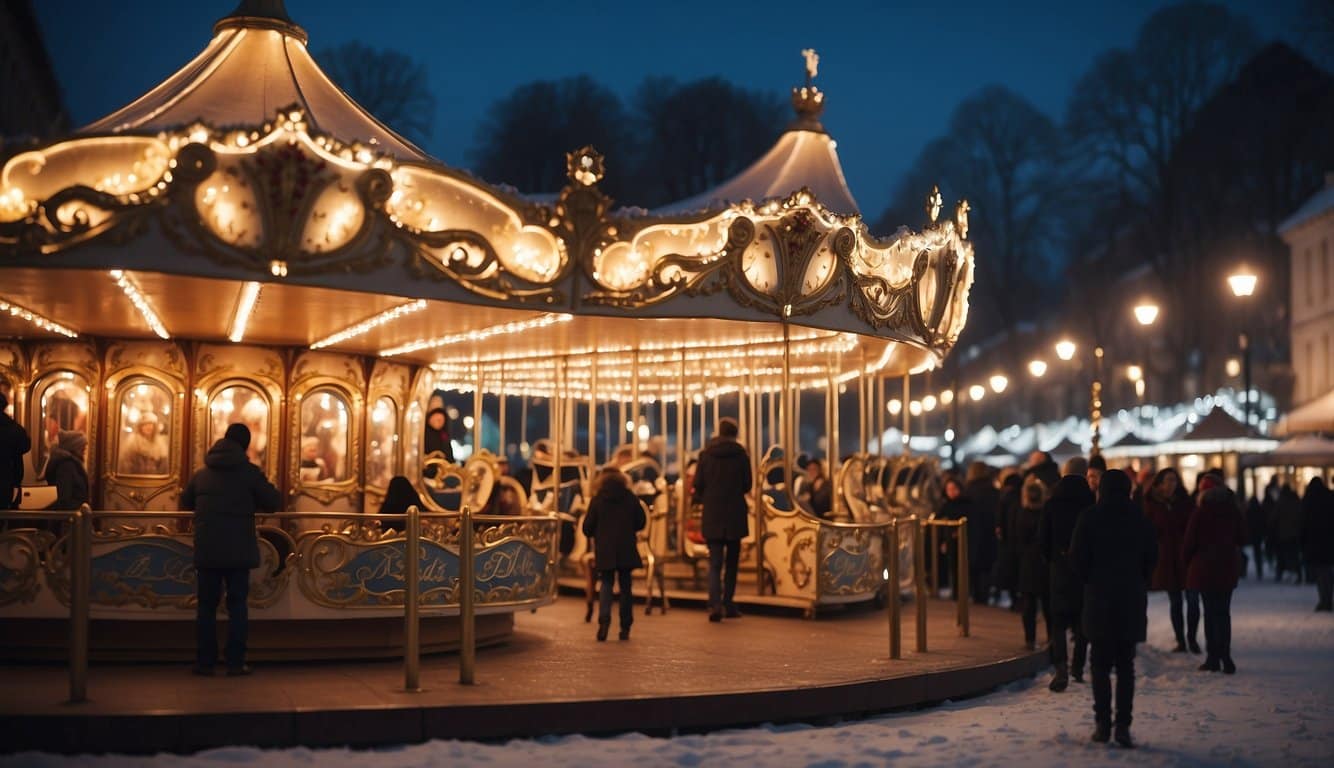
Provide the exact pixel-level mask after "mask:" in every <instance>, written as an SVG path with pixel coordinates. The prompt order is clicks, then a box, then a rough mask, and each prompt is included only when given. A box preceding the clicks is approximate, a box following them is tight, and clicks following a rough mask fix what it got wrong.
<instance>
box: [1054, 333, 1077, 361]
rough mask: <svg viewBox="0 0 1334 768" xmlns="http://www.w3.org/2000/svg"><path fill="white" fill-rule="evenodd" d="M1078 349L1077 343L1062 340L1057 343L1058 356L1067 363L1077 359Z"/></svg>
mask: <svg viewBox="0 0 1334 768" xmlns="http://www.w3.org/2000/svg"><path fill="white" fill-rule="evenodd" d="M1077 349H1078V347H1076V346H1075V343H1074V342H1073V341H1071V340H1069V339H1061V340H1060V341H1058V342H1056V356H1057V357H1059V358H1061V359H1062V360H1064V361H1065V362H1067V363H1068V362H1070V361H1071V360H1073V359H1075V350H1077Z"/></svg>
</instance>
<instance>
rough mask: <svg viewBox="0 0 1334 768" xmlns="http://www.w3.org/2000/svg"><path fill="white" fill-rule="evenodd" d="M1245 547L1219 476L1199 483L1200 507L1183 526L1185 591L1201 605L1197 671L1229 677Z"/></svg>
mask: <svg viewBox="0 0 1334 768" xmlns="http://www.w3.org/2000/svg"><path fill="white" fill-rule="evenodd" d="M1244 546H1246V521H1245V520H1243V519H1242V516H1241V507H1240V506H1239V505H1238V504H1237V496H1236V494H1234V493H1233V492H1232V489H1230V488H1228V487H1227V486H1226V485H1224V484H1223V482H1222V480H1221V479H1220V478H1219V477H1218V476H1217V475H1205V476H1204V477H1203V478H1202V479H1201V480H1200V502H1199V505H1198V507H1197V508H1196V510H1195V514H1193V515H1191V517H1190V524H1189V525H1188V526H1186V538H1185V543H1184V544H1183V548H1182V553H1183V554H1184V556H1185V558H1186V587H1187V588H1188V589H1194V590H1198V591H1199V592H1200V597H1201V599H1202V600H1203V601H1204V646H1205V650H1206V651H1207V652H1208V656H1207V657H1206V658H1205V661H1204V663H1203V664H1201V665H1200V670H1201V671H1207V672H1217V671H1218V670H1219V668H1220V667H1221V668H1222V670H1223V672H1225V673H1227V674H1229V675H1230V674H1233V673H1235V672H1236V671H1237V665H1236V664H1234V663H1233V661H1232V591H1233V590H1234V589H1236V588H1237V579H1238V578H1240V576H1241V572H1240V571H1241V562H1240V561H1241V553H1240V551H1239V550H1240V549H1241V548H1242V547H1244Z"/></svg>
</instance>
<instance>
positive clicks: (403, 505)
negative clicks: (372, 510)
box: [380, 475, 426, 515]
mask: <svg viewBox="0 0 1334 768" xmlns="http://www.w3.org/2000/svg"><path fill="white" fill-rule="evenodd" d="M408 507H416V508H417V511H418V512H424V511H426V510H425V507H424V506H423V505H422V500H421V497H420V496H418V495H417V489H416V488H413V487H412V481H411V480H409V479H407V478H406V477H404V476H402V475H394V476H393V477H392V478H390V479H389V487H388V488H386V489H385V491H384V501H382V502H380V514H382V515H405V514H407V512H408Z"/></svg>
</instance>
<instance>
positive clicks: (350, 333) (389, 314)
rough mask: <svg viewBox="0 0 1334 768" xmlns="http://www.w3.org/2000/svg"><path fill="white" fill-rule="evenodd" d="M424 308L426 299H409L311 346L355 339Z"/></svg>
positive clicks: (323, 345) (318, 346)
mask: <svg viewBox="0 0 1334 768" xmlns="http://www.w3.org/2000/svg"><path fill="white" fill-rule="evenodd" d="M423 309H426V300H425V299H417V300H416V301H409V302H408V303H407V304H399V305H398V306H397V307H393V308H390V309H386V310H385V311H383V312H381V313H379V314H377V315H373V316H371V317H368V318H366V319H365V320H362V321H361V322H359V323H357V324H356V325H352V326H349V327H347V328H344V329H343V330H341V331H338V332H337V333H334V334H330V335H329V336H326V337H324V338H323V339H320V340H319V341H317V342H315V343H314V344H311V345H310V348H311V349H323V348H325V347H331V346H333V345H334V344H341V343H343V342H344V341H347V340H348V339H354V338H356V337H358V336H362V335H364V334H367V333H370V332H371V331H372V330H374V329H376V328H378V327H380V326H382V325H384V324H385V323H389V322H392V321H394V320H397V319H398V318H400V317H403V316H405V315H411V314H413V313H414V312H420V311H422V310H423Z"/></svg>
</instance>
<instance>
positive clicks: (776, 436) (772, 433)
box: [769, 384, 783, 448]
mask: <svg viewBox="0 0 1334 768" xmlns="http://www.w3.org/2000/svg"><path fill="white" fill-rule="evenodd" d="M780 386H781V384H780ZM778 419H779V416H778V393H777V392H770V393H769V444H770V445H776V446H778V447H779V448H782V447H783V430H782V426H781V425H780V424H779V423H778Z"/></svg>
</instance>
